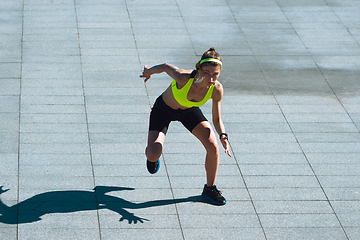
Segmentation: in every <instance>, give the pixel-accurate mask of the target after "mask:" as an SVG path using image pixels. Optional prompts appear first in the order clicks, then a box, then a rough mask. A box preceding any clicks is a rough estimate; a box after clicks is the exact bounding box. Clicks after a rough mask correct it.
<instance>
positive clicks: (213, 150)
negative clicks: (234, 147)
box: [204, 141, 219, 156]
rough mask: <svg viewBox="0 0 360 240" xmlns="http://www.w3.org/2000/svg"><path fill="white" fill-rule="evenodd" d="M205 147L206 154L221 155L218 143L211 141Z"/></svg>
mask: <svg viewBox="0 0 360 240" xmlns="http://www.w3.org/2000/svg"><path fill="white" fill-rule="evenodd" d="M204 147H205V149H206V152H207V153H208V154H211V155H216V156H218V155H219V145H218V144H217V142H213V141H209V142H207V143H205V144H204Z"/></svg>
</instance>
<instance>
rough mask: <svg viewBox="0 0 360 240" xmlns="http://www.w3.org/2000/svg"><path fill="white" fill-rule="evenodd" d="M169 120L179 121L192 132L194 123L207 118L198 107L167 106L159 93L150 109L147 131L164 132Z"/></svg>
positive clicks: (196, 123)
mask: <svg viewBox="0 0 360 240" xmlns="http://www.w3.org/2000/svg"><path fill="white" fill-rule="evenodd" d="M171 121H179V122H181V123H182V124H183V125H184V126H185V127H186V128H187V129H188V130H189V131H190V132H192V130H193V129H194V128H195V127H196V125H198V124H199V123H201V122H203V121H207V119H206V117H205V116H204V114H203V113H202V111H201V110H200V108H198V107H192V108H188V109H177V110H175V109H173V108H171V107H169V106H168V105H167V104H166V103H165V102H164V100H163V98H162V95H161V96H159V97H158V98H157V99H156V101H155V103H154V106H153V108H152V110H151V114H150V125H149V131H159V132H163V133H164V134H166V132H167V130H168V128H169V124H170V122H171Z"/></svg>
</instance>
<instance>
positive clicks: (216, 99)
mask: <svg viewBox="0 0 360 240" xmlns="http://www.w3.org/2000/svg"><path fill="white" fill-rule="evenodd" d="M223 93H224V90H223V87H222V85H221V83H220V82H217V83H216V84H215V87H214V91H213V96H212V101H213V105H212V121H213V124H214V127H215V130H216V132H217V133H218V134H219V136H220V141H221V144H222V145H223V147H224V149H225V153H227V155H229V157H231V153H230V144H229V141H228V136H227V134H226V132H225V126H224V123H223V121H222V120H221V99H222V97H223ZM224 133H225V134H224Z"/></svg>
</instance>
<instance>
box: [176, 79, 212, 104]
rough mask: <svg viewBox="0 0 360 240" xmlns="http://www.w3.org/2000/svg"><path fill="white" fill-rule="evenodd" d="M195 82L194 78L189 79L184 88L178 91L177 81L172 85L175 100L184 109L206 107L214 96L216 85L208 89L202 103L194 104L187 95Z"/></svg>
mask: <svg viewBox="0 0 360 240" xmlns="http://www.w3.org/2000/svg"><path fill="white" fill-rule="evenodd" d="M193 82H194V78H191V77H190V79H189V81H188V82H187V83H186V84H185V86H184V87H182V88H181V89H178V88H177V86H176V81H175V80H173V81H172V83H171V89H172V93H173V95H174V98H175V100H176V101H177V102H178V103H179V104H180V105H181V106H184V107H188V108H191V107H200V106H202V105H204V104H205V103H206V102H207V101H208V100H209V99H210V98H211V96H212V93H213V90H214V85H211V86H210V88H209V89H208V91H207V93H206V95H205V97H204V99H203V100H201V101H200V102H193V101H190V100H188V98H187V95H188V92H189V90H190V87H191V85H192V84H193Z"/></svg>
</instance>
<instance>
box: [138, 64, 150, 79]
mask: <svg viewBox="0 0 360 240" xmlns="http://www.w3.org/2000/svg"><path fill="white" fill-rule="evenodd" d="M140 77H141V78H145V79H144V82H147V80H149V78H151V73H150V70H149V68H148V66H147V65H146V66H145V67H144V71H143V72H142V75H140Z"/></svg>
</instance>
